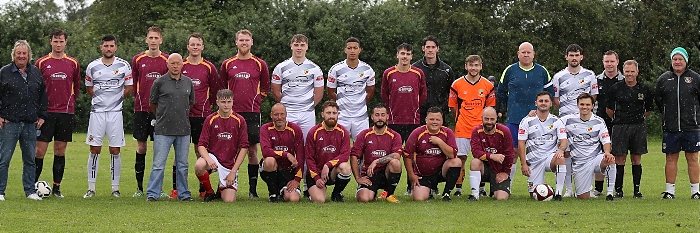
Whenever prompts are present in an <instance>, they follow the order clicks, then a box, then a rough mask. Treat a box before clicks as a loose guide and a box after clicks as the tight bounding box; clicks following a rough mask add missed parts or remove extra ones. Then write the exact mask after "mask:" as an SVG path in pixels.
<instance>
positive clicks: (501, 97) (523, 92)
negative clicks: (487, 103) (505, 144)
mask: <svg viewBox="0 0 700 233" xmlns="http://www.w3.org/2000/svg"><path fill="white" fill-rule="evenodd" d="M534 59H535V49H534V47H533V46H532V44H530V42H523V43H522V44H520V46H519V47H518V62H516V63H513V64H511V65H509V66H508V67H506V69H505V70H504V71H503V74H502V75H501V79H500V81H499V84H498V89H497V92H496V102H497V103H496V104H497V106H498V107H497V111H498V112H499V113H498V116H499V117H501V116H502V113H503V112H505V111H506V109H508V112H507V113H506V126H507V127H508V129H509V130H510V133H511V137H512V138H513V146H514V147H516V148H517V147H518V141H517V138H518V137H517V135H516V133H517V132H518V126H519V124H520V121H521V120H522V119H523V118H525V116H526V115H528V113H530V112H534V110H535V109H536V107H535V106H533V105H532V102H530V101H532V98H533V97H535V96H536V95H537V93H539V92H540V91H542V90H546V91H548V92H549V93H552V94H553V93H554V91H553V89H552V87H551V82H550V81H551V77H550V76H549V72H548V71H547V69H546V68H544V66H542V65H540V64H537V63H535V62H534ZM515 153H516V154H515V159H516V161H513V167H512V168H511V169H510V179H511V183H512V182H513V176H514V175H515V170H516V165H515V164H516V162H517V158H518V157H520V155H519V154H518V153H519V152H518V149H515Z"/></svg>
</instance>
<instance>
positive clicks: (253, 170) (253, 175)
mask: <svg viewBox="0 0 700 233" xmlns="http://www.w3.org/2000/svg"><path fill="white" fill-rule="evenodd" d="M259 163H260V160H259V159H258V144H255V145H251V146H250V147H248V184H249V186H250V189H249V193H248V197H250V198H258V191H257V187H258V170H259V169H260V165H259Z"/></svg>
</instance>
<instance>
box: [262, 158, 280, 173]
mask: <svg viewBox="0 0 700 233" xmlns="http://www.w3.org/2000/svg"><path fill="white" fill-rule="evenodd" d="M275 170H277V160H276V159H275V158H273V157H267V158H265V159H264V160H263V171H266V172H271V171H275Z"/></svg>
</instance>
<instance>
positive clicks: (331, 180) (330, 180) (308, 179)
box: [239, 113, 338, 188]
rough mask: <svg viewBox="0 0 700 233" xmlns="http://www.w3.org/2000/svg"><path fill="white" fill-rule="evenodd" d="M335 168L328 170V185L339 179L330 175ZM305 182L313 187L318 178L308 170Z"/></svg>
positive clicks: (307, 185)
mask: <svg viewBox="0 0 700 233" xmlns="http://www.w3.org/2000/svg"><path fill="white" fill-rule="evenodd" d="M239 114H240V113H239ZM334 169H335V168H332V169H331V170H330V171H328V176H329V177H328V178H329V179H328V181H326V186H331V185H335V179H338V177H334V178H332V177H330V176H331V174H332V173H333V170H334ZM318 175H319V176H320V175H321V173H318ZM331 178H332V179H331ZM304 182H305V184H306V187H309V188H311V186H314V185H316V180H314V178H311V172H308V171H307V172H306V179H304Z"/></svg>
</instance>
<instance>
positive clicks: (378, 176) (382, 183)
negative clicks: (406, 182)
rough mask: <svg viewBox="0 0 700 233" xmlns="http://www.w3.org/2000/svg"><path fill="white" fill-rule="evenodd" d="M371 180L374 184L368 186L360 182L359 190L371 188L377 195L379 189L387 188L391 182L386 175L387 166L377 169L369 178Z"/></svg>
mask: <svg viewBox="0 0 700 233" xmlns="http://www.w3.org/2000/svg"><path fill="white" fill-rule="evenodd" d="M369 181H371V182H372V185H370V186H367V185H364V184H359V185H357V190H360V189H369V190H372V192H374V195H377V190H380V189H386V188H387V185H388V184H389V179H387V177H386V167H384V168H382V170H379V171H375V173H374V175H373V176H372V177H370V178H369Z"/></svg>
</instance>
